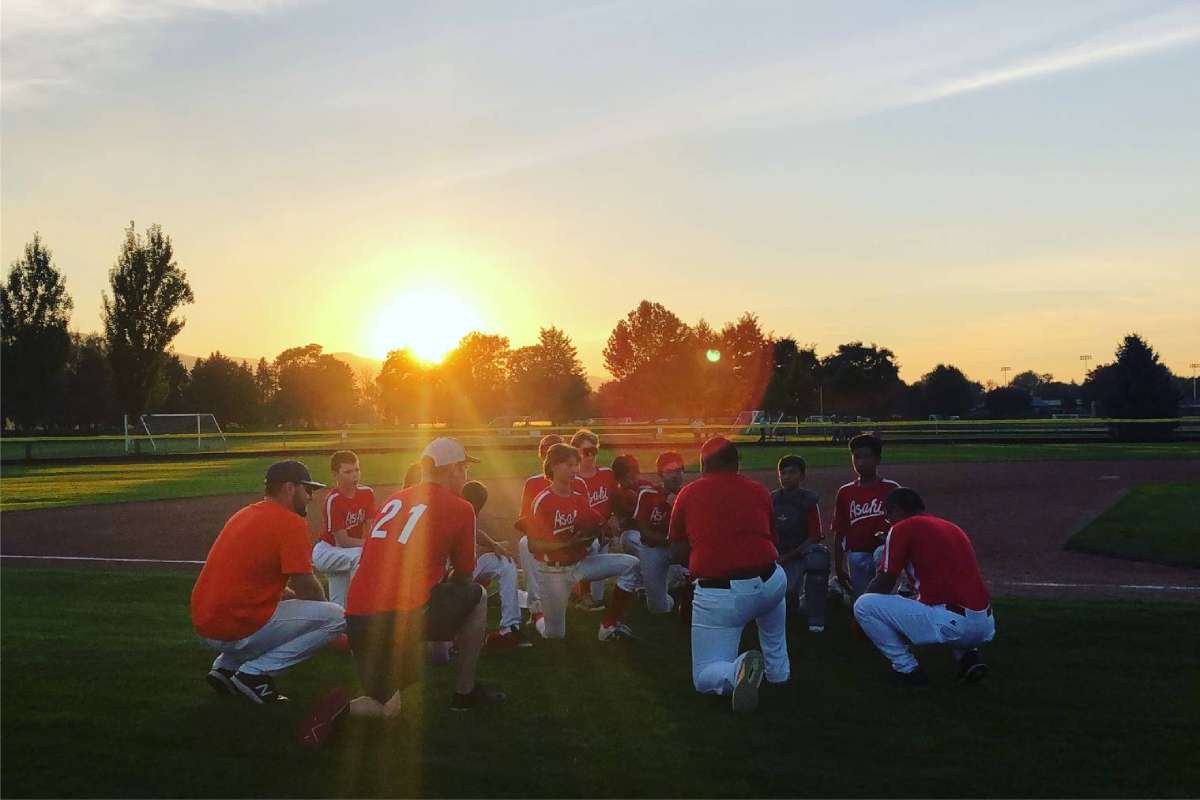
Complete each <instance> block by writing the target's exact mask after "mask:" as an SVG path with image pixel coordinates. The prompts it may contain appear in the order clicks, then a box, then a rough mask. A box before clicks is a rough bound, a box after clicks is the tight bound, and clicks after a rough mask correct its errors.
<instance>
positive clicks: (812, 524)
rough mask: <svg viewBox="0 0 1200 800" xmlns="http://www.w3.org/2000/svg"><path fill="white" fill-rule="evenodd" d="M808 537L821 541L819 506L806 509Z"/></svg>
mask: <svg viewBox="0 0 1200 800" xmlns="http://www.w3.org/2000/svg"><path fill="white" fill-rule="evenodd" d="M808 538H809V539H811V540H812V541H814V542H819V541H821V507H820V506H813V507H812V508H810V509H809V510H808Z"/></svg>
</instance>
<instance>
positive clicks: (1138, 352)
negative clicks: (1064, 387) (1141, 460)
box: [1083, 333, 1180, 419]
mask: <svg viewBox="0 0 1200 800" xmlns="http://www.w3.org/2000/svg"><path fill="white" fill-rule="evenodd" d="M1116 356H1117V358H1116V361H1114V362H1112V363H1111V364H1104V365H1102V366H1099V367H1096V368H1095V369H1094V370H1092V371H1091V372H1089V373H1088V377H1087V380H1086V381H1084V384H1083V394H1084V396H1085V397H1087V398H1088V399H1090V400H1095V401H1096V403H1097V405H1098V406H1099V409H1098V410H1099V412H1100V414H1101V415H1102V416H1105V417H1114V418H1117V419H1162V418H1173V417H1178V416H1179V399H1180V392H1179V389H1178V387H1177V386H1176V384H1175V381H1174V379H1173V376H1172V375H1171V371H1170V370H1169V369H1167V366H1166V365H1165V364H1163V363H1162V362H1161V361H1159V358H1158V353H1156V352H1155V351H1154V348H1153V347H1151V346H1150V345H1149V343H1147V342H1146V340H1145V339H1143V338H1142V337H1141V336H1140V335H1138V334H1136V333H1131V334H1129V335H1128V336H1126V337H1125V338H1124V340H1122V342H1121V344H1120V345H1118V347H1117V352H1116Z"/></svg>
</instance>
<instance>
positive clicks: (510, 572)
mask: <svg viewBox="0 0 1200 800" xmlns="http://www.w3.org/2000/svg"><path fill="white" fill-rule="evenodd" d="M472 577H473V578H475V580H477V581H480V580H485V581H491V580H492V579H493V578H495V579H496V581H497V582H498V583H499V584H500V630H502V631H504V630H508V629H509V628H512V627H514V626H516V625H520V624H521V603H520V601H519V600H518V599H517V565H516V564H514V563H513V560H512V559H511V558H504V557H502V556H498V555H496V554H495V553H480V554H479V558H477V559H475V574H474V575H473V576H472Z"/></svg>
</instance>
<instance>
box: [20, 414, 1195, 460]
mask: <svg viewBox="0 0 1200 800" xmlns="http://www.w3.org/2000/svg"><path fill="white" fill-rule="evenodd" d="M587 424H588V423H587V422H586V421H585V422H582V423H572V424H569V425H551V424H545V425H529V426H521V427H512V428H496V427H449V426H443V425H420V426H413V427H405V428H395V429H378V428H354V427H350V428H346V429H342V430H322V431H304V430H293V431H253V432H251V431H246V432H230V431H226V432H225V434H224V435H223V436H217V435H215V434H213V435H201V436H197V434H196V433H186V434H184V433H181V434H169V435H156V436H155V437H154V442H153V443H151V441H150V440H149V438H148V437H146V436H144V435H143V436H131V437H130V438H129V439H128V441H127V440H126V438H125V437H123V436H119V435H114V436H42V437H3V438H0V459H2V460H3V463H5V464H15V463H29V462H52V461H90V460H97V461H107V460H118V459H137V460H146V459H153V458H161V457H180V456H193V457H195V456H201V457H203V456H209V455H216V456H243V455H244V456H258V455H276V454H291V453H295V454H301V453H328V452H331V451H333V450H337V449H341V448H346V449H351V450H356V451H360V452H394V451H402V450H413V449H417V448H420V447H422V446H424V444H425V443H426V442H428V441H429V439H431V438H433V437H435V436H454V437H456V438H458V439H460V440H461V441H462V442H463V443H464V444H465V445H466V446H468V447H476V448H488V449H521V450H524V449H532V448H533V447H535V446H536V442H537V440H538V439H539V438H540V437H542V436H544V435H546V434H547V433H559V434H562V435H564V436H568V437H569V436H570V435H571V434H572V433H574V432H575V431H576V430H577V429H578V428H579V427H580V426H581V425H587ZM588 427H590V428H591V429H592V430H594V431H595V432H596V433H597V434H599V435H600V437H601V440H602V441H603V443H604V444H605V445H606V447H608V448H628V449H638V448H662V447H677V448H685V447H689V446H695V445H696V444H698V443H699V442H700V441H702V440H703V439H705V438H707V437H709V436H713V435H718V434H719V435H723V436H729V437H732V438H733V439H734V440H735V441H738V442H739V443H744V444H749V445H754V444H779V443H797V444H811V445H844V443H845V442H847V441H848V440H849V439H850V437H852V436H854V435H855V434H857V433H861V432H869V431H875V432H878V433H879V434H880V435H882V436H883V437H884V439H885V440H886V441H888V442H889V443H898V444H899V443H904V444H920V443H937V444H950V443H963V444H967V443H975V444H989V443H991V444H1020V443H1026V444H1060V443H1061V444H1069V443H1101V442H1109V441H1193V442H1194V441H1200V418H1197V417H1190V418H1184V419H1180V420H1107V419H1067V420H996V421H992V420H987V421H977V420H962V421H957V420H955V421H945V422H898V421H880V422H869V421H860V422H852V423H850V422H847V423H788V424H786V425H778V424H771V423H766V424H755V425H746V424H740V423H734V422H732V421H720V422H713V423H709V424H706V425H703V426H697V425H694V424H667V423H664V424H658V423H654V422H648V421H641V422H636V421H635V422H630V423H625V424H604V425H596V424H592V425H588Z"/></svg>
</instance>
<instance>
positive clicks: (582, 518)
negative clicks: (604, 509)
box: [575, 499, 607, 531]
mask: <svg viewBox="0 0 1200 800" xmlns="http://www.w3.org/2000/svg"><path fill="white" fill-rule="evenodd" d="M605 519H607V518H606V517H602V516H600V512H598V511H596V510H595V509H594V508H592V507H590V506H589V505H588V504H587V500H586V499H585V500H584V501H583V502H582V503H581V504H580V509H579V518H578V519H577V520H575V528H576V529H577V530H585V531H590V530H592V529H594V528H599V527H600V526H601V525H603V524H604V521H605Z"/></svg>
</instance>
